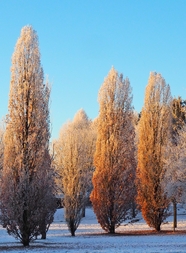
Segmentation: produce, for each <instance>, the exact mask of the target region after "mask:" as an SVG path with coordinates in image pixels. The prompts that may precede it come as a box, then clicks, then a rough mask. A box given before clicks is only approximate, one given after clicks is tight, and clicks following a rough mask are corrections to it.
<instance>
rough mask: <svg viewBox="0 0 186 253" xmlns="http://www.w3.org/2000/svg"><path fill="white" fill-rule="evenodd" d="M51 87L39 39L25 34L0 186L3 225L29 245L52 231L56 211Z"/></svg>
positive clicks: (14, 74) (14, 72) (15, 68)
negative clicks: (54, 201)
mask: <svg viewBox="0 0 186 253" xmlns="http://www.w3.org/2000/svg"><path fill="white" fill-rule="evenodd" d="M49 96H50V87H49V85H48V83H46V84H45V83H44V81H43V70H42V67H41V63H40V53H39V47H38V36H37V34H36V32H35V31H34V30H33V28H32V27H31V26H25V27H23V29H22V30H21V36H20V38H19V39H18V41H17V44H16V47H15V51H14V54H13V57H12V68H11V83H10V94H9V114H8V117H7V125H6V131H5V142H4V143H5V147H4V164H3V172H2V181H1V187H0V190H1V192H0V208H1V219H2V223H3V226H4V227H6V228H7V231H8V233H9V234H10V235H13V236H14V237H15V238H17V239H19V240H20V241H21V242H22V244H23V245H24V246H28V245H29V243H30V241H31V240H32V239H34V238H35V237H36V235H38V234H40V233H42V236H43V237H44V231H45V232H46V230H47V225H48V224H49V223H51V221H52V217H53V214H54V211H55V208H54V205H52V204H51V203H52V202H53V187H54V180H53V172H52V169H51V158H50V156H49V138H50V126H49V124H50V120H49Z"/></svg>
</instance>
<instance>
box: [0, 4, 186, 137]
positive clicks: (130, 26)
mask: <svg viewBox="0 0 186 253" xmlns="http://www.w3.org/2000/svg"><path fill="white" fill-rule="evenodd" d="M28 24H29V25H32V26H33V28H34V29H35V30H36V31H37V34H38V36H39V44H40V52H41V63H42V66H43V69H44V73H45V74H47V75H48V76H49V79H50V81H51V82H52V94H51V122H52V138H57V137H58V134H59V130H60V128H61V126H62V125H63V124H64V123H65V122H66V121H68V120H69V119H72V118H73V116H74V114H75V113H76V112H77V111H78V110H79V109H80V108H83V109H84V110H85V111H86V113H87V115H88V116H89V117H90V118H91V119H93V118H95V117H96V116H97V115H98V111H99V105H98V103H97V96H98V91H99V88H100V86H101V84H102V83H103V80H104V78H105V77H106V76H107V74H108V72H109V70H110V68H111V67H112V66H114V67H115V69H117V70H118V71H119V72H120V73H121V72H122V73H123V74H124V76H127V77H128V78H129V80H130V83H131V86H132V88H133V105H134V108H135V110H137V111H140V110H141V108H142V106H143V101H144V92H145V87H146V84H147V82H148V78H149V73H150V71H156V72H159V73H161V74H162V75H163V77H164V78H165V80H166V82H167V83H169V84H170V87H171V92H172V96H173V97H174V96H175V97H177V96H178V95H180V96H181V97H182V98H184V99H185V98H186V0H44V1H36V0H33V1H31V0H17V1H16V0H0V118H3V116H5V115H6V114H7V112H8V108H7V107H8V95H9V83H10V67H11V56H12V53H13V51H14V47H15V44H16V41H17V39H18V37H19V36H20V31H21V28H22V27H23V26H25V25H28Z"/></svg>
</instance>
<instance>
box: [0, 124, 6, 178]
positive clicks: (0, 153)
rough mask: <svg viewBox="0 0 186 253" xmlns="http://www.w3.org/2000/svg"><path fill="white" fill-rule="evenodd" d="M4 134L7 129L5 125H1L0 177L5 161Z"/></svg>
mask: <svg viewBox="0 0 186 253" xmlns="http://www.w3.org/2000/svg"><path fill="white" fill-rule="evenodd" d="M4 134H5V128H4V124H3V123H2V124H1V125H0V177H1V173H2V169H3V160H4Z"/></svg>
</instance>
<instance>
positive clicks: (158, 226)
mask: <svg viewBox="0 0 186 253" xmlns="http://www.w3.org/2000/svg"><path fill="white" fill-rule="evenodd" d="M155 230H156V231H158V232H159V231H160V230H161V223H159V224H156V226H155Z"/></svg>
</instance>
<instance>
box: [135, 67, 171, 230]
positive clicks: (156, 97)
mask: <svg viewBox="0 0 186 253" xmlns="http://www.w3.org/2000/svg"><path fill="white" fill-rule="evenodd" d="M171 101H172V99H171V93H170V87H169V85H167V84H166V82H165V80H164V79H163V77H162V76H161V74H158V73H154V72H151V73H150V77H149V82H148V85H147V87H146V92H145V102H144V106H143V109H142V113H141V118H140V122H139V140H138V169H137V175H138V203H139V205H140V207H141V211H142V215H143V217H144V219H145V220H146V222H147V224H148V225H149V226H150V227H153V228H155V230H157V231H159V230H160V226H161V224H162V222H163V220H164V219H165V218H166V217H167V209H168V204H169V201H168V199H167V196H166V194H165V193H164V189H163V187H162V183H161V182H162V178H163V176H164V173H165V162H164V159H165V151H166V147H167V143H168V140H169V138H170V128H171Z"/></svg>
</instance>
